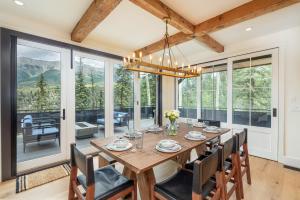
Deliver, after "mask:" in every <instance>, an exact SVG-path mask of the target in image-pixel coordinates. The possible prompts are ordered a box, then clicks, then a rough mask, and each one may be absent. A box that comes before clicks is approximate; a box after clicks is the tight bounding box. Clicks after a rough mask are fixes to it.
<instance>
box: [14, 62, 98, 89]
mask: <svg viewBox="0 0 300 200" xmlns="http://www.w3.org/2000/svg"><path fill="white" fill-rule="evenodd" d="M17 65H18V66H17V84H18V87H22V86H23V87H34V86H35V85H36V82H37V80H38V79H39V76H40V75H41V74H43V75H44V78H45V80H46V82H47V84H49V85H54V86H55V85H59V84H60V78H61V76H60V68H61V66H60V62H59V61H45V60H36V59H31V58H27V57H19V58H18V61H17ZM77 66H79V63H78V62H75V69H76V73H77V72H78V69H79V67H77ZM83 73H84V80H85V82H86V83H87V84H88V83H90V81H91V77H90V76H91V74H92V75H93V76H94V81H95V83H96V84H97V85H102V83H103V82H104V72H103V69H102V68H95V67H93V66H91V65H87V64H84V65H83Z"/></svg>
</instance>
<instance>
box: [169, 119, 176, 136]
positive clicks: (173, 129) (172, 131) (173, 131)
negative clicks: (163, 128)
mask: <svg viewBox="0 0 300 200" xmlns="http://www.w3.org/2000/svg"><path fill="white" fill-rule="evenodd" d="M168 135H171V136H174V135H177V125H176V121H175V120H170V124H169V127H168Z"/></svg>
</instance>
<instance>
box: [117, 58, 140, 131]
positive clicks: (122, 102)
mask: <svg viewBox="0 0 300 200" xmlns="http://www.w3.org/2000/svg"><path fill="white" fill-rule="evenodd" d="M134 82H135V76H134V73H133V72H131V71H128V70H125V69H124V68H123V66H122V65H121V64H118V63H113V101H112V102H113V113H112V118H113V119H112V120H113V133H114V134H119V135H120V134H124V133H128V132H129V131H130V130H133V129H134V126H135V122H134V116H135V113H134V112H135V105H134V102H135V99H134Z"/></svg>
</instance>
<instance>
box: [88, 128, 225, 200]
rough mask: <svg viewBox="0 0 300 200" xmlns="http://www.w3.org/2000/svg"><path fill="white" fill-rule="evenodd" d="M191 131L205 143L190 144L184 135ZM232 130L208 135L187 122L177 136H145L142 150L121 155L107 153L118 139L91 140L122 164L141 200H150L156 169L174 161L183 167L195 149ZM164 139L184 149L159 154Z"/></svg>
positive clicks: (149, 134)
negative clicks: (164, 163)
mask: <svg viewBox="0 0 300 200" xmlns="http://www.w3.org/2000/svg"><path fill="white" fill-rule="evenodd" d="M192 130H193V131H201V132H202V133H203V134H204V135H205V136H206V140H203V141H191V140H188V139H186V138H185V137H184V136H185V135H186V134H187V133H188V132H189V131H192ZM229 131H230V129H227V128H221V129H220V130H219V132H218V133H208V132H205V131H204V130H203V129H202V128H197V127H189V126H188V125H187V124H185V123H180V124H179V128H178V130H177V135H176V136H168V135H167V134H166V133H145V134H144V139H143V148H142V149H129V150H127V151H122V152H117V151H111V150H108V149H107V148H106V145H107V144H108V143H110V142H112V141H113V139H115V137H114V138H113V137H108V138H104V139H95V140H91V144H92V145H93V146H94V147H96V148H98V149H99V150H100V151H102V152H104V153H106V154H107V155H109V156H110V157H112V158H114V159H115V160H116V161H117V162H119V163H121V164H123V165H124V169H123V175H125V176H127V177H128V178H130V179H134V180H136V181H137V184H138V187H139V191H140V197H141V199H142V200H150V199H151V195H152V194H151V192H153V187H154V185H155V183H156V181H155V176H154V171H153V167H155V166H157V165H159V164H161V163H163V162H165V161H168V160H174V161H176V162H178V163H179V165H178V166H183V165H184V164H185V163H186V162H187V161H188V159H189V158H190V153H191V151H192V150H193V149H196V151H197V152H198V153H200V151H201V147H203V145H205V143H206V142H207V141H209V140H211V139H213V138H216V137H220V136H221V135H222V134H225V133H227V132H229ZM162 139H172V140H175V141H177V142H178V143H179V144H180V145H181V146H182V149H181V150H180V151H179V152H176V153H162V152H159V151H157V150H156V149H155V146H156V144H157V143H158V142H159V141H160V140H162Z"/></svg>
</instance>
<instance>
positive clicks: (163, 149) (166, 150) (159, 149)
mask: <svg viewBox="0 0 300 200" xmlns="http://www.w3.org/2000/svg"><path fill="white" fill-rule="evenodd" d="M175 146H176V148H173V150H171V149H165V148H161V147H160V146H159V144H157V145H156V146H155V149H156V150H157V151H160V152H163V153H176V152H178V151H180V150H181V149H182V147H181V146H180V145H179V144H176V145H175Z"/></svg>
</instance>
